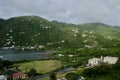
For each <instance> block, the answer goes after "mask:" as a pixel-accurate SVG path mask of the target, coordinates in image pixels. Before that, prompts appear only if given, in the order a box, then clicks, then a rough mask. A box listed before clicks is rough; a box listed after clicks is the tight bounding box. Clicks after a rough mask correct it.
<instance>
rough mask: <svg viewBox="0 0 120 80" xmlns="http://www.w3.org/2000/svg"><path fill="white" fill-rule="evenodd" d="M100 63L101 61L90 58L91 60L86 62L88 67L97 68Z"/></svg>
mask: <svg viewBox="0 0 120 80" xmlns="http://www.w3.org/2000/svg"><path fill="white" fill-rule="evenodd" d="M100 62H101V59H100V58H92V59H89V60H88V64H87V65H88V66H97V65H99V64H100Z"/></svg>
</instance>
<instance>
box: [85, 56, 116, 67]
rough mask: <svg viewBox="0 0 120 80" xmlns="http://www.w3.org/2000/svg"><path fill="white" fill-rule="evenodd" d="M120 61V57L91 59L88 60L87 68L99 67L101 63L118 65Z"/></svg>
mask: <svg viewBox="0 0 120 80" xmlns="http://www.w3.org/2000/svg"><path fill="white" fill-rule="evenodd" d="M117 61H118V57H111V56H106V57H102V56H101V58H91V59H89V60H88V64H87V66H98V65H100V64H101V63H108V64H116V63H117Z"/></svg>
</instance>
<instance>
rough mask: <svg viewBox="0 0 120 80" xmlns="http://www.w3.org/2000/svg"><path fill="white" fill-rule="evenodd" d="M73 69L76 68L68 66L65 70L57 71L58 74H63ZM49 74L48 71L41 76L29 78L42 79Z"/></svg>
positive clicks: (33, 79) (32, 79)
mask: <svg viewBox="0 0 120 80" xmlns="http://www.w3.org/2000/svg"><path fill="white" fill-rule="evenodd" d="M73 70H75V68H73V67H68V68H65V69H63V70H59V71H57V72H56V74H62V73H66V72H69V71H73ZM49 75H50V73H46V74H43V75H40V76H35V77H33V78H31V79H29V80H40V79H42V78H47V77H49Z"/></svg>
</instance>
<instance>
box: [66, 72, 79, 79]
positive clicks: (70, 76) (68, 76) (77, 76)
mask: <svg viewBox="0 0 120 80" xmlns="http://www.w3.org/2000/svg"><path fill="white" fill-rule="evenodd" d="M65 78H66V79H67V80H77V79H78V78H79V75H78V74H76V73H73V72H71V73H68V74H66V75H65Z"/></svg>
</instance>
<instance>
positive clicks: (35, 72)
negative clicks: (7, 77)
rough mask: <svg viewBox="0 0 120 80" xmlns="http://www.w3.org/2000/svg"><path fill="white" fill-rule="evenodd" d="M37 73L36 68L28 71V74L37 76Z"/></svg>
mask: <svg viewBox="0 0 120 80" xmlns="http://www.w3.org/2000/svg"><path fill="white" fill-rule="evenodd" d="M36 74H37V71H36V69H34V68H32V69H30V71H29V72H28V76H35V75H36Z"/></svg>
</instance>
